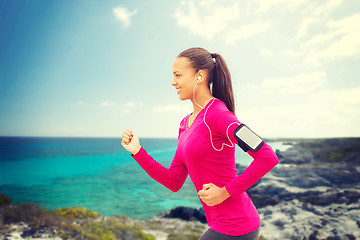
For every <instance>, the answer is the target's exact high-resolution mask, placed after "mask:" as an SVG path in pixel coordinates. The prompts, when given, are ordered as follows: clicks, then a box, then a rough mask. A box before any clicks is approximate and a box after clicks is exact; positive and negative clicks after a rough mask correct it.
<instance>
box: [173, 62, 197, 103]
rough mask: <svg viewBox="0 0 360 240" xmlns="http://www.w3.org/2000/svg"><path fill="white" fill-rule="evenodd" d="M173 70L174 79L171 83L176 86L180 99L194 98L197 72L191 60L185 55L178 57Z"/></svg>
mask: <svg viewBox="0 0 360 240" xmlns="http://www.w3.org/2000/svg"><path fill="white" fill-rule="evenodd" d="M172 72H173V75H174V79H173V81H172V82H171V85H172V86H174V87H175V88H176V90H177V94H179V99H180V100H186V99H192V97H193V91H194V86H195V84H196V78H197V73H196V71H195V70H194V68H193V67H192V65H191V63H190V62H189V60H188V59H187V58H184V57H177V58H176V59H175V61H174V64H173V68H172Z"/></svg>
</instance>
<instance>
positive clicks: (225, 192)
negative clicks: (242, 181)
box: [222, 187, 231, 199]
mask: <svg viewBox="0 0 360 240" xmlns="http://www.w3.org/2000/svg"><path fill="white" fill-rule="evenodd" d="M222 190H223V192H224V196H225V197H226V199H228V198H229V197H230V196H231V195H230V193H229V192H228V191H227V189H226V187H223V188H222Z"/></svg>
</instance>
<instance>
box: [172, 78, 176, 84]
mask: <svg viewBox="0 0 360 240" xmlns="http://www.w3.org/2000/svg"><path fill="white" fill-rule="evenodd" d="M176 84H177V82H176V81H175V78H174V79H173V80H172V82H171V86H175V85H176Z"/></svg>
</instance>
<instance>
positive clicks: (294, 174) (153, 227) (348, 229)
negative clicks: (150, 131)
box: [0, 138, 360, 240]
mask: <svg viewBox="0 0 360 240" xmlns="http://www.w3.org/2000/svg"><path fill="white" fill-rule="evenodd" d="M115 142H116V141H114V142H113V143H115ZM113 143H111V144H113ZM166 143H169V141H163V144H159V143H157V145H158V146H159V145H166ZM175 143H176V142H175ZM282 143H284V141H282ZM107 144H109V143H107ZM111 144H110V145H111ZM270 145H271V142H270ZM173 147H174V146H171V144H170V145H169V144H168V145H166V147H165V146H164V147H163V149H167V150H166V151H168V155H167V156H166V154H165V152H166V151H164V150H162V151H160V150H159V149H157V148H156V147H154V148H153V149H155V150H154V152H153V153H152V154H153V155H157V157H158V159H160V161H163V160H162V159H166V158H168V157H169V154H170V153H171V151H173V150H174V148H173ZM109 149H111V150H109ZM274 150H275V149H274ZM92 151H94V149H92ZM101 151H103V150H101ZM108 151H114V149H112V148H111V147H109V145H108ZM82 152H84V148H82ZM85 152H86V151H85ZM276 153H277V155H278V157H279V160H280V163H279V165H278V166H276V167H275V168H274V169H273V170H272V171H271V172H270V173H268V174H267V175H266V176H265V177H264V178H263V179H262V180H260V181H259V182H258V183H257V184H256V185H255V186H254V187H252V188H250V189H249V190H248V191H247V192H248V194H249V195H250V197H251V198H252V199H253V201H254V203H255V205H256V206H257V208H258V211H259V214H260V216H261V219H262V225H261V239H268V240H270V239H358V238H359V237H360V235H359V228H360V218H359V216H360V204H359V199H360V186H359V182H360V161H359V158H360V157H359V156H360V141H359V139H357V138H353V139H320V140H301V141H292V142H290V141H289V143H288V144H287V145H284V148H283V150H279V149H278V150H276ZM22 154H23V153H22ZM92 154H93V153H92ZM111 154H115V155H116V154H117V153H114V152H112V153H111ZM105 155H106V154H105ZM81 156H83V155H81ZM105 159H106V158H105ZM168 161H169V160H168ZM170 162H171V161H170ZM248 163H249V162H248V160H246V161H244V162H243V163H240V162H239V163H237V168H238V174H241V172H242V171H243V170H244V169H245V168H246V166H247V165H248ZM111 164H113V163H111ZM111 164H108V165H110V167H109V166H105V165H104V164H103V165H102V166H103V169H106V168H107V170H106V171H105V174H104V173H102V174H101V175H99V176H101V177H100V178H96V177H94V176H92V178H94V179H93V180H92V181H90V177H89V176H88V177H86V178H82V177H79V176H77V178H79V179H81V181H78V182H76V181H75V183H76V184H80V183H81V184H84V185H85V186H86V184H89V183H88V181H90V183H93V184H94V182H96V181H98V180H99V179H101V178H104V179H106V176H107V175H116V174H115V173H117V175H121V174H120V172H119V170H120V169H121V170H122V172H128V173H129V174H128V175H126V176H122V178H120V179H121V180H119V178H118V177H117V178H116V179H117V181H118V184H117V185H116V187H117V190H118V192H120V190H119V189H126V188H130V187H129V186H125V185H124V184H125V183H124V182H123V183H122V184H123V186H122V185H121V184H120V182H121V181H125V180H124V179H125V178H126V179H127V180H131V178H129V176H130V175H134V178H139V179H142V180H140V182H139V183H134V181H133V183H132V184H134V185H133V186H134V187H133V188H132V189H134V188H136V186H138V185H136V184H139V185H140V184H145V183H147V184H149V185H147V186H146V188H145V190H140V189H138V191H137V192H136V193H131V191H130V190H128V191H125V192H123V193H126V194H127V196H126V197H128V198H130V199H135V198H136V197H138V196H140V195H146V197H147V198H146V199H147V200H146V201H144V198H140V201H139V202H140V203H136V204H135V203H134V205H135V206H136V207H134V208H136V209H137V211H135V213H137V212H139V213H140V212H145V214H144V213H143V214H142V215H141V214H140V215H138V216H143V217H132V216H131V214H126V211H124V214H123V213H121V214H117V213H116V212H115V211H116V210H117V209H119V208H121V206H123V208H124V205H122V201H123V200H122V199H119V200H118V201H117V202H116V204H115V205H114V206H113V208H114V214H103V213H101V212H100V213H99V214H100V216H99V217H97V218H96V219H91V218H90V219H89V220H88V221H97V222H108V221H113V220H114V218H115V221H117V222H121V223H122V224H127V225H128V226H129V227H130V228H131V227H134V226H137V227H139V226H142V227H140V229H139V230H140V231H142V232H143V233H144V234H147V235H149V236H153V237H155V239H171V238H169V236H170V235H171V234H175V235H176V234H178V235H179V234H182V235H183V236H185V235H186V236H187V238H186V239H196V237H197V236H199V235H201V232H202V231H205V230H206V228H207V225H206V223H204V221H203V216H201V208H200V205H199V204H198V203H196V202H197V201H195V199H194V198H193V197H194V196H193V191H194V189H193V187H192V186H191V183H190V182H187V184H185V186H184V189H183V192H182V194H179V196H177V195H176V194H175V195H172V194H170V195H169V192H167V191H168V190H166V189H164V188H163V187H162V186H161V185H152V184H157V183H153V182H154V181H151V179H150V178H148V177H147V176H144V175H143V173H142V171H141V169H140V168H139V167H138V166H134V168H133V169H132V168H131V167H126V165H131V164H132V163H131V159H130V161H129V162H126V163H125V164H122V165H121V166H111ZM165 164H166V163H165ZM165 164H164V165H165ZM109 173H112V174H109ZM107 178H108V179H109V176H107ZM64 179H65V178H64ZM70 179H71V180H70ZM57 181H59V180H57ZM67 181H68V182H70V181H71V182H73V181H74V177H68V179H67ZM112 181H114V179H112ZM55 183H58V182H55ZM61 183H62V184H64V180H63V181H62V182H61ZM81 184H80V185H81ZM102 184H104V182H100V183H99V185H102ZM65 186H66V185H65ZM90 186H96V184H95V185H89V188H90ZM121 187H123V188H121ZM8 188H10V186H9V184H3V185H1V188H0V189H2V190H4V189H8ZM24 189H26V188H25V187H23V188H19V189H17V190H16V191H18V192H21V190H24ZM40 189H46V188H44V187H43V188H40ZM16 191H15V192H16ZM162 191H164V192H162ZM0 193H2V192H1V191H0ZM50 193H51V192H50ZM86 193H88V192H87V191H86ZM23 194H25V193H23ZM51 194H54V193H51ZM51 194H50V197H51ZM104 194H109V193H108V192H107V193H106V192H105V193H104ZM41 195H42V196H43V198H44V199H46V197H47V195H46V194H45V193H42V194H41ZM99 195H100V193H99ZM119 195H120V194H119ZM20 196H22V195H20ZM33 196H36V194H33ZM94 196H97V195H94ZM10 197H11V196H10ZM108 197H109V196H108ZM159 197H163V198H168V200H166V201H165V200H164V201H159V202H157V200H156V199H157V198H159ZM123 198H125V196H123ZM181 198H183V199H181ZM102 199H107V196H103V197H102ZM128 202H129V200H128V201H127V202H126V204H127V203H128ZM19 203H21V202H16V201H14V202H13V205H16V204H19ZM107 204H109V203H107ZM80 205H81V204H78V205H73V206H80ZM125 206H126V205H125ZM180 206H181V207H180ZM61 207H63V208H65V207H67V206H66V205H64V206H61ZM179 207H180V210H179ZM86 208H87V209H91V210H92V211H95V212H97V211H96V210H94V209H92V208H91V207H86ZM125 208H126V207H125ZM127 211H128V212H132V211H134V209H133V207H132V205H129V208H128V209H127ZM154 212H156V213H155V214H154ZM132 214H134V213H132ZM115 215H122V216H123V217H121V218H119V217H116V216H115ZM133 216H134V215H133ZM180 223H181V224H180ZM79 224H80V223H79ZM3 226H6V227H3V230H1V232H2V233H3V235H2V236H3V238H4V239H36V238H29V237H31V236H33V237H36V236H38V237H43V238H38V239H46V237H49V236H50V237H52V238H51V239H54V238H55V237H58V236H57V235H56V233H53V232H51V231H50V232H49V231H47V230H45V229H46V228H44V229H43V232H44V234H43V235H44V236H42V235H41V234H39V233H36V232H35V234H33V235H29V236H28V238H21V235H22V234H23V233H21V231H23V232H24V229H25V230H26V229H28V228H29V226H28V225H26V223H20V222H19V223H13V225H6V224H5V225H3ZM171 226H172V227H171ZM9 228H13V229H15V230H14V231H12V234H10V233H9ZM170 228H171V229H172V230H171V231H170V230H169V229H170ZM177 228H178V229H177ZM4 229H6V230H4ZM16 229H17V230H16ZM179 229H180V230H179ZM184 229H187V231H185V230H184ZM10 232H11V231H10ZM25 232H26V231H25ZM27 232H29V231H27ZM170 232H172V233H171V234H170ZM36 234H37V235H36ZM46 234H48V235H47V236H46ZM175 235H174V236H175ZM19 237H20V238H19ZM134 239H136V238H134Z"/></svg>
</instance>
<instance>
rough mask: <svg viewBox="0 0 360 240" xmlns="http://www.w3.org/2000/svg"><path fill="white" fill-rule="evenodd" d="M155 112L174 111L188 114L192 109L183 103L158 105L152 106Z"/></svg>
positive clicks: (183, 114)
mask: <svg viewBox="0 0 360 240" xmlns="http://www.w3.org/2000/svg"><path fill="white" fill-rule="evenodd" d="M152 110H153V112H156V113H173V114H174V113H175V114H179V115H182V116H185V115H187V114H189V113H190V112H191V111H192V109H191V108H189V107H188V106H186V105H184V104H169V105H158V106H155V107H153V108H152Z"/></svg>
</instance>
